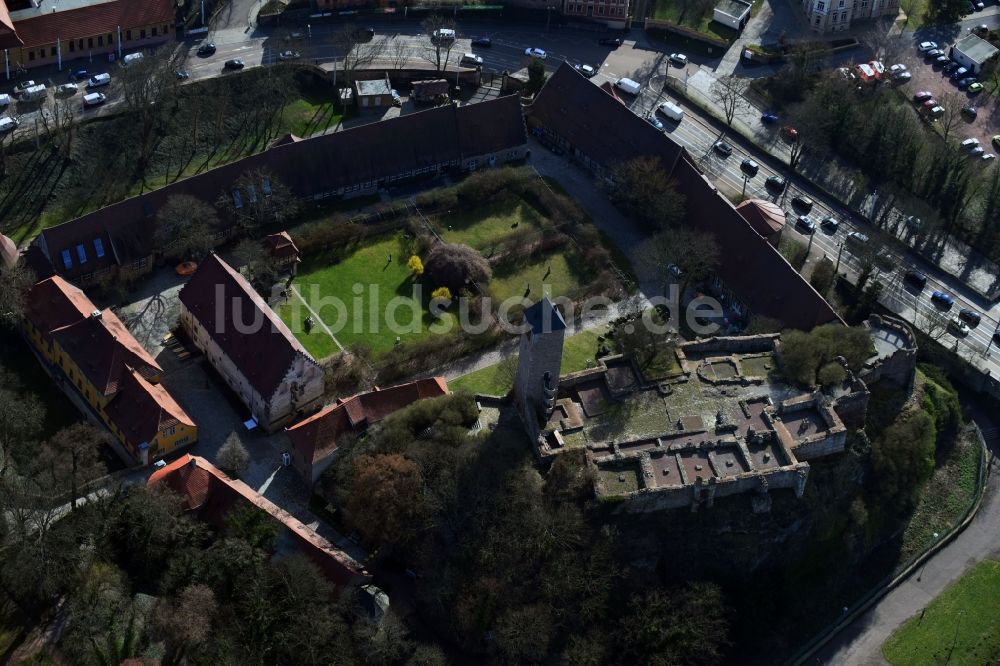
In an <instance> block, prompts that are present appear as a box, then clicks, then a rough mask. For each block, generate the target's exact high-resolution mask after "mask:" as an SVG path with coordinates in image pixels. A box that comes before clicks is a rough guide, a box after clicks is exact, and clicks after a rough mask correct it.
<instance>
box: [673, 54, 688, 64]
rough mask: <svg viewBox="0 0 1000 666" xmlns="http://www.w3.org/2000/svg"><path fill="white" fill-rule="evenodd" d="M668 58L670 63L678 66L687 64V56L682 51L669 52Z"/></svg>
mask: <svg viewBox="0 0 1000 666" xmlns="http://www.w3.org/2000/svg"><path fill="white" fill-rule="evenodd" d="M669 60H670V63H671V64H672V65H677V66H678V67H685V66H686V65H687V64H688V57H687V56H686V55H684V54H683V53H671V54H670V58H669Z"/></svg>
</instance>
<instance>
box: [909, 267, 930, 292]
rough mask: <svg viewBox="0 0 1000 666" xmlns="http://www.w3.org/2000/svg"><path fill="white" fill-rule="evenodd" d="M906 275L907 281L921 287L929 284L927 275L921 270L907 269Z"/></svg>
mask: <svg viewBox="0 0 1000 666" xmlns="http://www.w3.org/2000/svg"><path fill="white" fill-rule="evenodd" d="M904 277H905V278H906V281H907V282H909V283H910V284H912V285H915V286H917V287H920V288H921V289H923V288H924V287H925V286H926V285H927V276H926V275H924V274H923V273H921V272H920V271H906V275H905V276H904Z"/></svg>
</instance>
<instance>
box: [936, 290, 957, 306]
mask: <svg viewBox="0 0 1000 666" xmlns="http://www.w3.org/2000/svg"><path fill="white" fill-rule="evenodd" d="M931 301H933V302H934V303H935V304H936V305H940V306H941V307H943V308H944V309H945V310H947V309H949V308H951V306H952V305H954V304H955V299H954V298H952V297H951V294H947V293H945V292H943V291H935V292H933V293H931Z"/></svg>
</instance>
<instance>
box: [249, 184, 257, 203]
mask: <svg viewBox="0 0 1000 666" xmlns="http://www.w3.org/2000/svg"><path fill="white" fill-rule="evenodd" d="M247 200H248V201H249V202H250V203H252V204H255V203H257V190H256V189H255V188H254V186H253V185H251V186H250V187H248V188H247Z"/></svg>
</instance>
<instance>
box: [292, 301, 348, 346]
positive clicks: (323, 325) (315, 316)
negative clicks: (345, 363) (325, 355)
mask: <svg viewBox="0 0 1000 666" xmlns="http://www.w3.org/2000/svg"><path fill="white" fill-rule="evenodd" d="M292 293H293V294H295V298H297V299H299V301H301V302H302V305H304V306H306V310H309V314H311V315H312V318H313V321H315V322H316V323H317V324H319V325H320V327H321V328H322V329H323V332H324V333H326V334H327V335H329V336H330V339H331V340H333V343H334V344H335V345H337V349H339V350H340V351H344V345H342V344H340V340H338V339H337V336H336V335H334V334H333V331H331V330H330V327H329V326H327V325H326V322H325V321H323V318H322V317H320V316H319V315H318V314H316V311H315V310H313V309H312V306H310V305H309V303H308V301H306V299H304V298H302V294H300V293H299V290H298V287H295V286H292Z"/></svg>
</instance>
